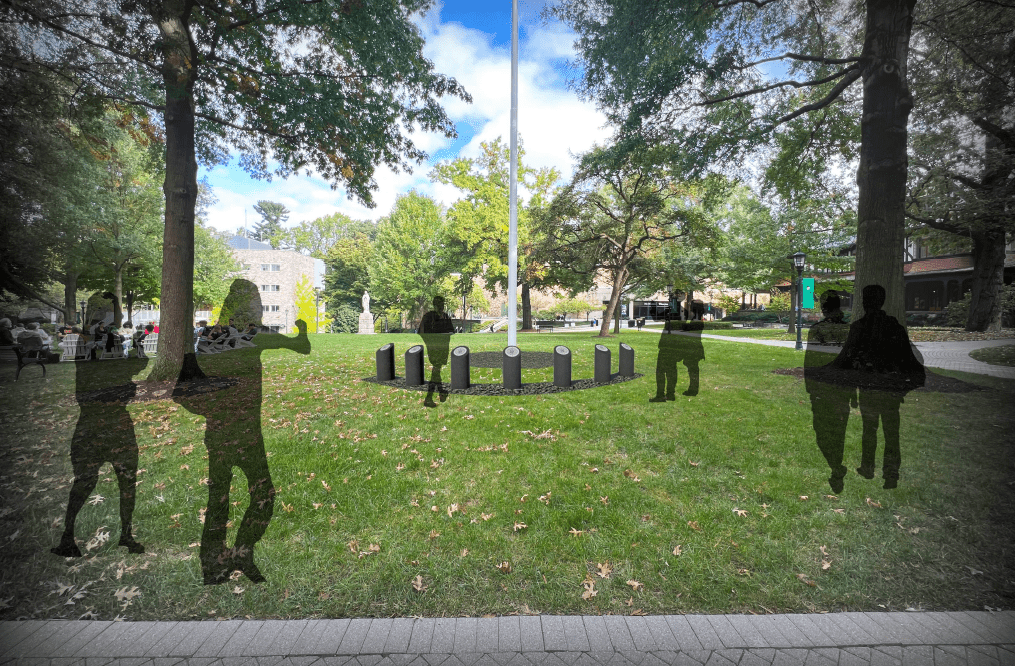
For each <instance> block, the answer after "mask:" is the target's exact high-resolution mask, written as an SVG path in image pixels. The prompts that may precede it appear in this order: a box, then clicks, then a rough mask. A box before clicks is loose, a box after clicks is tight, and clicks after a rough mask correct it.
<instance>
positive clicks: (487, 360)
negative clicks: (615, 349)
mask: <svg viewBox="0 0 1015 666" xmlns="http://www.w3.org/2000/svg"><path fill="white" fill-rule="evenodd" d="M418 346H419V345H415V346H413V347H412V348H410V351H413V350H415V348H416V347H418ZM596 347H602V350H597V351H598V352H599V353H598V354H597V356H598V357H599V370H600V372H599V373H597V374H599V377H598V380H599V381H596V379H594V378H592V377H588V378H585V379H571V380H570V382H569V383H568V385H566V386H565V385H563V384H565V382H564V381H557V382H552V381H550V382H530V383H522V385H521V388H514V389H511V388H506V387H505V386H504V384H503V383H497V384H480V383H475V382H472V381H471V378H470V380H469V381H468V383H467V388H454V387H455V386H457V385H459V382H455V381H453V380H452V381H444V382H441V383H440V384H438V385H436V386H432V387H431V385H430V383H429V382H427V381H423V383H421V384H411V383H407V382H406V378H405V377H395V378H394V379H391V380H386V381H382V380H378V379H377V376H376V375H374V376H370V377H364V378H363V381H365V382H371V383H374V384H382V385H384V386H391V387H393V388H400V389H405V390H408V391H429V390H431V388H432V389H433V390H435V391H436V390H440V391H442V392H444V393H448V394H450V395H496V396H501V395H541V394H547V393H566V392H567V391H581V390H584V389H592V388H601V387H604V386H611V385H613V384H622V383H624V382H629V381H631V380H632V379H638V378H640V377H643V376H644V375H642V374H641V373H633V374H630V375H623V374H621V373H619V372H615V373H610V372H609V371H608V370H607V371H606V373H605V374H604V373H603V370H604V360H605V359H608V358H609V356H610V354H609V349H608V348H606V347H605V346H603V345H596ZM459 349H461V351H460V352H459ZM518 351H519V352H520V356H521V367H522V369H528V370H534V369H539V368H549V367H554V365H555V364H554V357H555V356H557V357H559V358H558V360H557V364H558V365H559V364H561V362H562V361H563V360H564V359H566V364H567V366H570V364H571V363H570V362H571V357H572V356H573V353H572V352H571V351H570V350H569V349H567V347H564V346H563V345H560V346H558V347H557V348H555V350H554V351H553V352H544V351H526V350H518ZM565 351H566V353H564V352H565ZM604 351H605V359H604ZM421 352H422V349H420V350H418V351H416V353H415V354H413V355H412V356H414V357H415V356H422V354H421ZM456 353H457V358H456ZM406 356H407V357H408V356H409V355H408V354H407V355H406ZM451 356H452V358H451V361H452V363H451V365H452V366H453V367H452V369H451V374H453V373H454V371H455V369H458V368H461V365H459V364H458V363H455V361H456V360H457V361H459V363H462V362H464V364H467V367H470V368H471V367H475V368H498V369H502V368H503V363H504V358H505V352H504V351H503V350H502V351H487V352H471V351H467V348H465V347H459V348H456V349H455V350H454V351H453V352H452V354H451ZM511 358H512V359H513V358H516V357H514V355H513V353H512V354H511ZM632 360H633V359H632ZM625 365H626V364H625ZM454 366H458V368H455V367H454ZM632 367H633V364H632ZM627 369H628V368H624V370H627ZM427 370H428V369H427ZM555 370H556V368H555ZM567 370H568V374H570V367H568V368H567ZM459 372H461V370H459ZM412 374H414V373H413V372H412V371H410V375H412ZM443 374H445V376H446V375H447V374H448V368H447V367H446V366H445V368H444V373H443ZM554 374H555V376H556V375H557V372H555V373H554ZM449 379H450V378H449ZM558 379H562V377H561V378H558ZM459 380H464V377H459ZM462 383H464V382H462Z"/></svg>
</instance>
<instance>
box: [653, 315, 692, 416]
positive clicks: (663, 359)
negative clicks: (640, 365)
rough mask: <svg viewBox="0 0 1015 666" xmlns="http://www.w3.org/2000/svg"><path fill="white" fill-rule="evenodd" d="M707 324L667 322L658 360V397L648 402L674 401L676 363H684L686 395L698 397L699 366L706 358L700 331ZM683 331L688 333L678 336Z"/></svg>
mask: <svg viewBox="0 0 1015 666" xmlns="http://www.w3.org/2000/svg"><path fill="white" fill-rule="evenodd" d="M704 328H705V324H704V323H703V322H700V321H687V322H683V323H681V322H678V321H676V320H671V321H668V322H666V328H665V329H664V330H663V332H662V333H661V334H660V335H659V355H658V356H657V357H656V395H655V397H654V398H651V399H650V400H649V402H664V401H666V400H675V399H676V397H675V395H674V394H675V392H676V390H677V361H683V363H684V367H685V368H687V377H688V379H689V381H688V385H687V390H686V391H684V395H687V396H695V395H698V379H699V368H698V364H699V363H700V362H701V361H703V360H704V359H705V348H704V347H703V346H702V344H701V331H702V329H704ZM678 329H684V330H686V331H689V333H682V332H681V333H678Z"/></svg>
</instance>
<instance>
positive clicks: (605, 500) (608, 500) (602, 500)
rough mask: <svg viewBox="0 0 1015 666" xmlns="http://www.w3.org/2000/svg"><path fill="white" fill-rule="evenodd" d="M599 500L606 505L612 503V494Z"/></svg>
mask: <svg viewBox="0 0 1015 666" xmlns="http://www.w3.org/2000/svg"><path fill="white" fill-rule="evenodd" d="M599 501H600V502H602V503H603V504H604V505H606V504H609V503H610V496H609V495H607V496H606V497H600V498H599Z"/></svg>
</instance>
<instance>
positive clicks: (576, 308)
mask: <svg viewBox="0 0 1015 666" xmlns="http://www.w3.org/2000/svg"><path fill="white" fill-rule="evenodd" d="M602 309H603V306H602V305H601V304H598V303H590V302H588V301H586V300H583V299H580V298H565V299H564V300H561V301H558V302H557V303H555V304H554V305H553V307H551V308H550V309H549V312H550V314H555V315H568V314H574V315H579V316H580V315H582V314H588V313H589V312H593V311H598V310H602Z"/></svg>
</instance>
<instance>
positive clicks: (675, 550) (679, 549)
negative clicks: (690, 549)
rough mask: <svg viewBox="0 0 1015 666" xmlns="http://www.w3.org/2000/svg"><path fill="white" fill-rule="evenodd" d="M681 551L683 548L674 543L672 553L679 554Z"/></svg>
mask: <svg viewBox="0 0 1015 666" xmlns="http://www.w3.org/2000/svg"><path fill="white" fill-rule="evenodd" d="M682 552H684V551H683V549H682V548H681V547H680V544H677V545H676V546H675V547H674V548H673V554H674V555H680V554H681V553H682Z"/></svg>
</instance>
